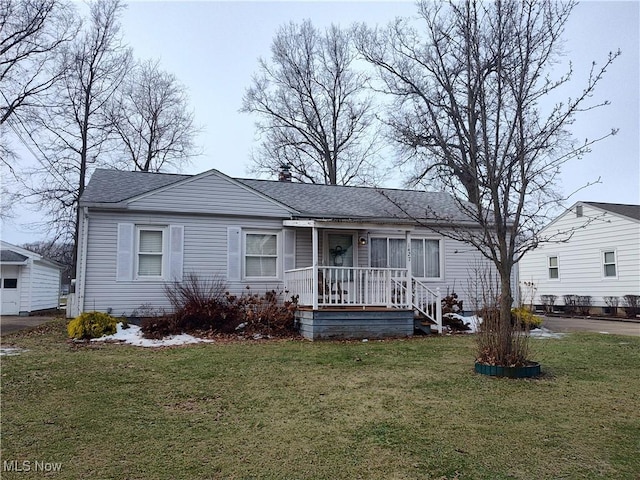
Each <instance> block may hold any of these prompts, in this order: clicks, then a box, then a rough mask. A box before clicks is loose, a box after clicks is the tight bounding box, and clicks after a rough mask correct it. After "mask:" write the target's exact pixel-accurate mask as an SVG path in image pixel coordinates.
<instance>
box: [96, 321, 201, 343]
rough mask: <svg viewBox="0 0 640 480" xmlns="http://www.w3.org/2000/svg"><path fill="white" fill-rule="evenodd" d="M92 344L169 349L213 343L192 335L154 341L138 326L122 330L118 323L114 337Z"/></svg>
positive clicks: (101, 339) (109, 336)
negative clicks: (106, 343)
mask: <svg viewBox="0 0 640 480" xmlns="http://www.w3.org/2000/svg"><path fill="white" fill-rule="evenodd" d="M91 341H92V342H114V341H115V342H122V343H127V344H130V345H136V346H138V347H168V346H176V345H186V344H190V343H201V342H213V340H206V339H203V338H196V337H194V336H192V335H187V334H182V335H171V336H169V337H166V338H163V339H162V340H153V339H149V338H143V337H142V330H141V329H140V327H139V326H137V325H129V328H122V323H118V325H117V331H116V333H114V334H113V335H105V336H104V337H100V338H92V339H91Z"/></svg>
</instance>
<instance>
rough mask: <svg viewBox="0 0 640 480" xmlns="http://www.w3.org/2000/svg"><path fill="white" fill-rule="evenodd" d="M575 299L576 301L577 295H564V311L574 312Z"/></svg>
mask: <svg viewBox="0 0 640 480" xmlns="http://www.w3.org/2000/svg"><path fill="white" fill-rule="evenodd" d="M577 301H578V296H577V295H565V296H564V313H575V312H576V302H577Z"/></svg>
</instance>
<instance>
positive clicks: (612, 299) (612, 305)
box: [604, 296, 620, 315]
mask: <svg viewBox="0 0 640 480" xmlns="http://www.w3.org/2000/svg"><path fill="white" fill-rule="evenodd" d="M604 303H606V304H607V307H609V310H610V312H611V314H612V315H617V314H618V305H620V298H618V297H616V296H606V297H604Z"/></svg>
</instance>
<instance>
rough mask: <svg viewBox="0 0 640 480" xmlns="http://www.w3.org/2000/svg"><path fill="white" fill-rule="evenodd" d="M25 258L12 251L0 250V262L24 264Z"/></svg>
mask: <svg viewBox="0 0 640 480" xmlns="http://www.w3.org/2000/svg"><path fill="white" fill-rule="evenodd" d="M27 258H28V257H26V256H24V255H20V254H19V253H18V252H14V251H13V250H0V262H24V261H25V260H26V259H27Z"/></svg>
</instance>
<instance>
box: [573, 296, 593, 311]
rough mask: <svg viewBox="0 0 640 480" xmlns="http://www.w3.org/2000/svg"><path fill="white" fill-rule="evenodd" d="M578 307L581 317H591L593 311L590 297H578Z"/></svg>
mask: <svg viewBox="0 0 640 480" xmlns="http://www.w3.org/2000/svg"><path fill="white" fill-rule="evenodd" d="M576 307H577V308H578V311H579V313H580V315H589V312H590V310H591V296H590V295H578V296H577V297H576Z"/></svg>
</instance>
